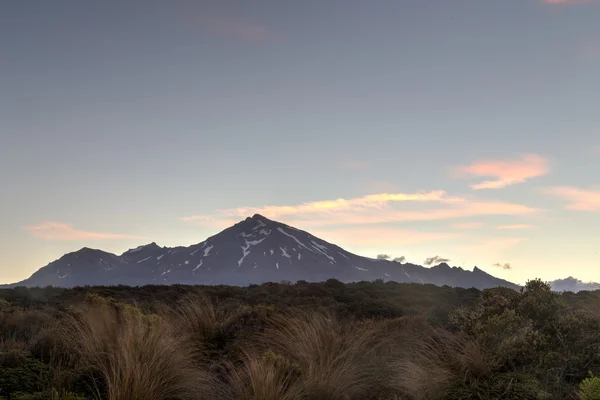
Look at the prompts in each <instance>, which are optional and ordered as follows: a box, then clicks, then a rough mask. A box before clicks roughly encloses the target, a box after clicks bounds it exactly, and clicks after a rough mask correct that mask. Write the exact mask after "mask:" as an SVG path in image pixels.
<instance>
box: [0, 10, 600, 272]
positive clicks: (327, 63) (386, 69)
mask: <svg viewBox="0 0 600 400" xmlns="http://www.w3.org/2000/svg"><path fill="white" fill-rule="evenodd" d="M598 21H600V2H598V1H593V0H590V1H572V0H571V1H568V0H562V1H561V0H552V1H541V0H539V1H538V0H530V1H528V0H507V1H493V2H492V1H480V0H477V1H476V0H471V1H467V0H456V1H451V2H450V1H441V0H436V1H433V0H432V1H430V0H423V1H418V2H417V1H400V0H378V1H374V2H365V1H362V0H360V1H359V0H344V1H342V0H339V1H305V2H297V1H254V2H251V3H250V2H243V1H240V0H238V1H155V0H145V1H133V0H132V1H127V2H123V1H116V0H107V1H103V2H93V3H92V2H81V1H76V0H55V1H52V2H42V3H40V2H36V1H29V0H20V1H18V2H3V3H2V4H0V88H2V89H1V90H0V135H1V141H0V184H1V185H2V196H0V221H1V224H0V243H1V245H0V246H1V249H2V254H3V257H2V264H0V282H12V281H16V280H20V279H23V278H26V277H28V276H29V275H30V274H31V273H32V272H34V271H35V270H37V269H38V268H39V267H41V266H43V265H45V264H47V263H48V262H50V261H52V260H54V259H56V258H58V257H60V256H61V255H62V254H64V253H65V252H68V251H73V250H77V249H79V248H80V247H83V246H88V247H96V248H102V249H104V250H107V251H112V252H116V253H120V252H122V251H124V250H126V249H127V248H130V247H134V246H137V245H138V244H140V243H146V242H150V241H156V242H157V243H158V244H160V245H169V246H172V245H189V244H192V243H197V242H200V241H202V240H203V239H205V238H206V237H207V236H208V235H211V234H214V233H216V232H218V231H219V230H220V229H222V228H225V227H227V226H228V225H229V224H231V223H233V222H234V221H237V220H240V219H243V218H244V217H246V216H249V215H251V214H252V213H254V212H260V213H262V214H264V215H265V216H267V217H271V218H274V219H277V220H280V221H283V222H287V223H291V224H294V225H295V226H296V227H298V228H301V229H306V230H308V231H310V232H313V233H315V234H317V235H319V236H320V237H322V238H323V239H325V240H329V241H332V242H335V243H337V244H339V245H340V246H342V247H344V248H346V249H347V250H350V251H353V252H356V253H358V254H362V255H366V256H375V255H377V254H379V253H386V254H390V255H392V256H406V257H407V259H408V260H409V261H411V262H415V263H422V261H423V260H424V259H425V258H427V257H431V256H434V255H439V256H441V257H446V258H450V259H451V262H450V263H451V264H453V265H459V266H463V267H467V268H471V267H472V266H474V265H477V266H479V267H480V268H482V269H484V270H486V271H488V272H490V273H492V274H495V275H497V276H501V277H503V278H506V279H509V280H512V281H515V282H519V283H522V282H524V281H525V280H527V279H528V278H534V277H541V278H543V279H555V278H560V277H565V276H568V275H574V276H577V277H579V278H581V279H584V280H597V281H600V272H598V271H600V270H599V269H598V268H597V267H598V264H599V262H598V247H599V246H598V244H599V240H600V235H599V234H598V227H599V226H600V178H599V177H600V113H599V112H598V110H599V109H600V24H599V23H598ZM484 182H485V183H484ZM507 263H509V264H510V267H511V268H510V269H505V268H503V267H498V266H494V264H501V265H505V264H507Z"/></svg>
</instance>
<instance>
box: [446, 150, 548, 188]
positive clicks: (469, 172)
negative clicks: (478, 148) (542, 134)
mask: <svg viewBox="0 0 600 400" xmlns="http://www.w3.org/2000/svg"><path fill="white" fill-rule="evenodd" d="M548 172H550V163H549V161H548V159H547V158H545V157H542V156H539V155H537V154H523V155H522V156H521V157H520V158H518V159H513V160H506V161H497V160H488V161H477V162H475V163H473V164H470V165H465V166H460V167H456V168H454V169H453V173H454V174H455V175H456V176H458V177H460V176H477V177H491V178H495V179H493V180H487V181H483V182H481V183H476V184H473V185H471V188H472V189H475V190H480V189H501V188H504V187H506V186H510V185H515V184H518V183H523V182H525V181H527V180H528V179H531V178H535V177H538V176H542V175H546V174H547V173H548Z"/></svg>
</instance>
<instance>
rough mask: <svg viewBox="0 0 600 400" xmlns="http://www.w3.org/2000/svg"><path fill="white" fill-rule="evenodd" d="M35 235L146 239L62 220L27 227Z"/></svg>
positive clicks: (45, 236) (60, 237) (56, 238)
mask: <svg viewBox="0 0 600 400" xmlns="http://www.w3.org/2000/svg"><path fill="white" fill-rule="evenodd" d="M25 230H27V231H28V232H29V233H31V234H32V235H33V236H35V237H37V238H40V239H46V240H111V239H144V237H142V236H133V235H123V234H118V233H102V232H88V231H81V230H77V229H75V228H73V227H72V226H71V225H70V224H65V223H61V222H44V223H41V224H39V225H33V226H28V227H26V228H25Z"/></svg>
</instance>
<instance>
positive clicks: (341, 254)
mask: <svg viewBox="0 0 600 400" xmlns="http://www.w3.org/2000/svg"><path fill="white" fill-rule="evenodd" d="M338 254H339V255H340V256H342V257H345V258H349V257H348V256H347V255H345V254H344V253H341V252H339V251H338Z"/></svg>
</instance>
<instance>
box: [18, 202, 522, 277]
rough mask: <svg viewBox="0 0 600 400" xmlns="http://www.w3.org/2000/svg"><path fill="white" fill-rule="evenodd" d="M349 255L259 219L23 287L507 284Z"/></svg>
mask: <svg viewBox="0 0 600 400" xmlns="http://www.w3.org/2000/svg"><path fill="white" fill-rule="evenodd" d="M374 261H377V260H374V259H370V258H367V257H361V256H358V255H356V254H352V253H350V252H348V251H346V250H344V249H343V248H341V247H339V246H336V245H335V244H333V243H329V242H327V241H325V240H323V239H320V238H318V237H316V236H314V235H312V234H310V233H309V232H306V231H303V230H299V229H296V228H294V227H293V226H289V225H286V224H284V223H281V222H278V221H274V220H271V219H269V218H266V217H265V216H264V215H261V214H258V213H256V214H254V215H252V216H251V217H250V216H249V217H247V218H245V219H243V220H241V221H240V222H238V223H237V224H235V225H233V226H230V227H228V228H226V229H224V230H223V231H221V232H219V233H217V234H216V235H213V236H211V237H209V238H207V239H206V240H204V241H203V242H201V243H198V244H195V245H192V246H189V247H184V246H179V247H173V248H168V247H162V248H161V247H159V246H158V245H157V244H156V243H155V242H152V243H149V244H144V245H141V246H138V247H136V248H133V249H129V250H127V251H126V252H124V253H123V254H122V255H120V256H118V255H114V254H110V253H105V252H101V251H100V250H96V251H94V250H83V252H76V253H74V254H70V255H67V256H64V258H62V259H60V260H57V261H56V262H53V263H51V264H49V265H48V266H47V267H44V268H43V269H41V270H40V271H38V272H36V273H35V274H34V276H32V278H30V279H29V280H26V281H23V282H21V283H20V284H22V285H30V286H36V285H39V286H47V285H53V286H83V285H102V284H105V285H106V284H109V285H113V284H125V285H135V286H139V285H147V284H203V285H219V284H226V285H242V286H245V285H248V284H254V283H264V282H280V281H284V280H285V281H291V282H295V281H298V280H305V281H309V282H322V281H326V280H327V279H330V278H334V279H337V280H339V281H342V282H358V281H373V280H378V279H382V280H384V281H396V282H416V283H423V284H425V283H433V284H439V285H442V284H443V285H452V286H461V287H478V288H488V287H495V286H499V285H506V286H509V287H514V288H517V286H516V285H512V284H510V283H509V282H506V281H502V280H500V279H497V278H494V277H493V276H491V275H488V274H485V273H483V272H482V271H480V270H479V269H477V268H476V269H475V270H474V272H476V274H472V273H470V272H469V273H467V272H466V271H463V270H460V269H458V268H456V267H455V268H451V267H450V266H449V265H448V264H447V263H440V264H438V265H436V266H435V267H433V268H425V267H422V266H419V265H414V264H409V263H405V264H399V263H395V262H391V261H381V262H374Z"/></svg>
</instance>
